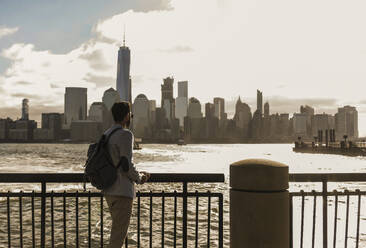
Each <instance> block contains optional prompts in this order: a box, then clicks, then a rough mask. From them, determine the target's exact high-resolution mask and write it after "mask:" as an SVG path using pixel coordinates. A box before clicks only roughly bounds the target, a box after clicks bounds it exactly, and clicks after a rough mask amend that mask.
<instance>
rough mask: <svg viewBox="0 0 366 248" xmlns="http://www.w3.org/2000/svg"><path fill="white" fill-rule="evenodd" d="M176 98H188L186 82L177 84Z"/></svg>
mask: <svg viewBox="0 0 366 248" xmlns="http://www.w3.org/2000/svg"><path fill="white" fill-rule="evenodd" d="M178 97H188V81H180V82H178Z"/></svg>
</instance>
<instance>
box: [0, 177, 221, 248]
mask: <svg viewBox="0 0 366 248" xmlns="http://www.w3.org/2000/svg"><path fill="white" fill-rule="evenodd" d="M83 180H84V178H83V174H80V173H79V174H76V173H59V174H20V173H2V174H0V183H40V184H41V191H40V192H35V191H32V192H23V191H20V192H0V197H4V198H5V199H6V200H5V202H6V203H5V204H6V211H5V212H6V216H5V218H4V217H2V216H0V219H2V220H4V221H6V225H5V226H6V227H7V245H8V247H12V245H13V243H14V242H12V235H15V234H14V233H16V235H19V236H18V237H19V240H18V242H19V243H18V244H17V246H18V245H19V246H20V247H23V246H24V242H23V240H24V237H23V231H24V230H23V228H24V223H23V218H24V216H23V212H24V209H23V207H24V206H25V204H24V200H25V199H28V201H30V203H29V204H28V208H30V209H28V211H29V212H30V213H31V216H30V218H29V219H30V220H29V222H30V225H31V231H30V232H31V235H29V236H31V237H30V238H29V239H31V242H30V243H31V246H32V247H39V246H41V247H70V246H73V247H79V246H80V244H81V242H82V241H81V238H80V232H81V231H80V228H79V225H80V221H81V220H84V221H86V222H87V228H84V229H85V230H84V231H85V232H86V233H87V239H86V240H84V241H83V244H85V243H86V245H87V246H88V247H96V246H98V247H103V245H104V239H105V237H104V236H105V235H104V208H105V207H104V201H103V195H102V194H101V193H100V192H90V191H85V192H83V191H81V192H80V191H76V192H66V191H64V192H54V191H47V184H54V183H56V184H60V183H82V182H83ZM221 182H224V175H223V174H152V175H151V178H150V180H149V183H181V184H182V191H181V192H177V191H176V190H174V191H173V192H165V191H161V192H152V191H150V192H137V194H136V196H137V203H136V204H137V208H136V216H135V217H136V218H137V220H136V222H137V223H136V228H137V237H136V238H135V240H133V241H134V242H135V245H136V246H137V247H153V239H156V235H154V231H155V232H156V230H153V222H155V221H156V218H155V219H154V215H155V214H156V209H155V210H154V208H153V205H154V202H156V201H154V200H153V199H154V198H161V200H160V204H161V214H160V216H161V220H160V221H161V222H160V232H161V237H160V239H161V242H160V245H161V247H164V245H165V236H166V235H167V234H166V230H165V225H166V220H165V219H166V214H167V210H166V206H167V205H166V201H167V200H168V199H172V200H173V214H174V217H173V223H172V226H173V232H172V235H173V242H172V246H173V247H176V246H177V245H178V239H180V240H181V245H182V246H183V247H188V237H190V239H192V237H194V245H195V247H198V246H200V245H202V244H200V243H199V236H200V234H199V221H200V218H199V211H200V209H199V207H200V198H206V199H207V223H206V224H205V225H207V232H206V235H207V239H206V242H205V245H206V246H207V247H210V244H211V243H212V240H211V232H212V230H211V229H212V222H213V220H212V219H213V216H212V211H211V209H212V204H213V203H212V199H213V198H217V203H218V206H217V212H218V219H217V220H216V222H217V232H218V234H217V246H218V247H223V194H222V193H218V192H214V193H212V192H210V191H207V192H198V191H194V192H188V183H221ZM13 198H17V199H18V207H19V208H18V211H17V212H18V215H17V216H16V215H14V214H13V212H14V206H12V200H11V199H13ZM69 198H72V199H74V201H73V202H72V204H73V205H74V206H72V207H74V209H73V210H70V208H68V207H67V204H69V205H70V204H71V203H70V200H69V201H68V200H67V199H69ZM95 198H96V199H97V201H99V210H100V212H99V216H98V219H99V220H98V222H97V223H96V224H95V225H96V226H98V227H99V228H98V231H99V242H96V240H95V239H96V235H95V233H93V231H92V220H91V219H92V217H93V216H92V215H93V213H95V209H93V205H95V204H93V199H95ZM142 198H147V199H148V205H149V209H148V210H147V211H148V212H149V213H148V217H149V221H148V227H147V226H145V225H143V226H142V225H141V219H142V215H141V213H142V204H141V200H142ZM39 199H40V203H39V204H38V205H39V206H38V207H39V212H40V213H39V214H38V215H39V216H38V217H39V219H38V220H37V216H36V215H37V214H36V211H37V204H35V200H39ZM81 199H87V202H83V203H82V200H81ZM178 199H181V200H182V204H181V207H182V210H181V216H178V212H179V211H180V210H179V209H178ZM188 199H195V207H192V206H191V205H192V204H191V205H190V206H189V205H188ZM47 200H49V206H48V208H49V211H47V210H48V208H46V205H47V204H46V203H47ZM56 203H58V204H56ZM94 203H95V201H94ZM81 204H83V207H80V206H81ZM29 205H30V206H29ZM57 206H58V207H57ZM1 207H2V206H1V203H0V208H1ZM188 207H190V209H188ZM84 208H86V209H87V210H86V211H84V212H86V213H84V215H86V216H84V215H82V214H81V213H80V212H81V210H83V209H84ZM191 208H194V209H195V218H194V220H195V233H194V234H193V235H189V234H188V211H189V210H190V212H194V211H191ZM96 209H98V207H97V208H96ZM72 211H74V212H73V213H71V212H72ZM56 212H57V213H56ZM47 213H48V215H49V216H48V217H49V218H48V219H49V222H50V229H51V230H50V232H49V233H48V232H46V217H47V216H46V215H47ZM56 214H57V215H58V217H59V221H58V222H61V225H59V226H58V227H61V226H62V229H61V230H59V228H57V227H56V226H55V225H56V224H57V223H58V222H57V220H56V218H57V216H55V215H56ZM71 215H73V218H74V220H73V221H72V223H73V226H72V229H74V230H72V231H68V229H67V224H68V223H69V222H70V221H71V220H70V219H69V216H71ZM14 219H15V220H16V222H17V223H16V225H15V224H14V223H13V222H15V221H14ZM94 219H95V218H94ZM179 220H181V222H182V228H181V233H182V235H181V237H178V232H177V226H178V222H179ZM56 222H57V223H56ZM94 222H96V220H94ZM14 225H15V226H16V227H18V228H16V230H13V229H14ZM93 226H94V225H93ZM12 227H13V228H12ZM37 227H38V228H39V229H40V233H39V236H37V233H36V230H37ZM145 229H147V232H148V236H149V237H148V239H149V240H148V245H147V246H143V245H142V243H141V238H142V233H141V230H145ZM215 230H216V229H215ZM13 231H14V233H13ZM60 232H62V240H57V238H56V235H55V234H57V235H58V236H60ZM169 232H170V233H171V231H169ZM71 233H73V236H72V237H73V238H74V240H73V241H72V242H71V241H70V240H69V235H71ZM144 233H145V234H146V232H144ZM46 236H48V239H47V237H46ZM37 238H38V239H39V240H40V242H39V245H38V243H37ZM29 239H27V240H29ZM128 241H129V240H128V238H127V239H126V245H125V246H126V247H128V245H129V244H128ZM48 242H50V243H48ZM215 243H216V242H215Z"/></svg>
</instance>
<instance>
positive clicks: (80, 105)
mask: <svg viewBox="0 0 366 248" xmlns="http://www.w3.org/2000/svg"><path fill="white" fill-rule="evenodd" d="M87 99H88V98H87V88H77V87H67V88H66V92H65V127H66V128H70V125H71V122H73V121H78V120H86V118H87V104H88V100H87Z"/></svg>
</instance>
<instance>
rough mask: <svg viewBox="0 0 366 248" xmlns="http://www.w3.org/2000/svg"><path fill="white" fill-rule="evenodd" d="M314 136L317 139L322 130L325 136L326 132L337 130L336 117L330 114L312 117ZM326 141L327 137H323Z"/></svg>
mask: <svg viewBox="0 0 366 248" xmlns="http://www.w3.org/2000/svg"><path fill="white" fill-rule="evenodd" d="M311 123H312V136H313V137H317V136H318V131H319V130H322V131H323V135H325V132H326V130H329V129H334V128H335V117H334V116H332V115H328V114H325V113H323V114H316V115H313V116H312V117H311ZM323 140H325V136H324V137H323Z"/></svg>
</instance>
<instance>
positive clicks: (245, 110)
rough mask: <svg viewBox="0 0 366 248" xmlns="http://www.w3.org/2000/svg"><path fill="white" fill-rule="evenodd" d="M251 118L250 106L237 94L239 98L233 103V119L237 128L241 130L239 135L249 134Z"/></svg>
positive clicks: (245, 135) (246, 135)
mask: <svg viewBox="0 0 366 248" xmlns="http://www.w3.org/2000/svg"><path fill="white" fill-rule="evenodd" d="M251 120H252V112H251V110H250V107H249V105H248V104H246V103H245V102H242V101H241V99H240V96H239V99H238V100H237V101H236V105H235V115H234V121H235V125H236V127H237V128H239V129H240V130H241V131H240V133H241V137H245V138H246V137H248V136H249V125H250V121H251Z"/></svg>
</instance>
